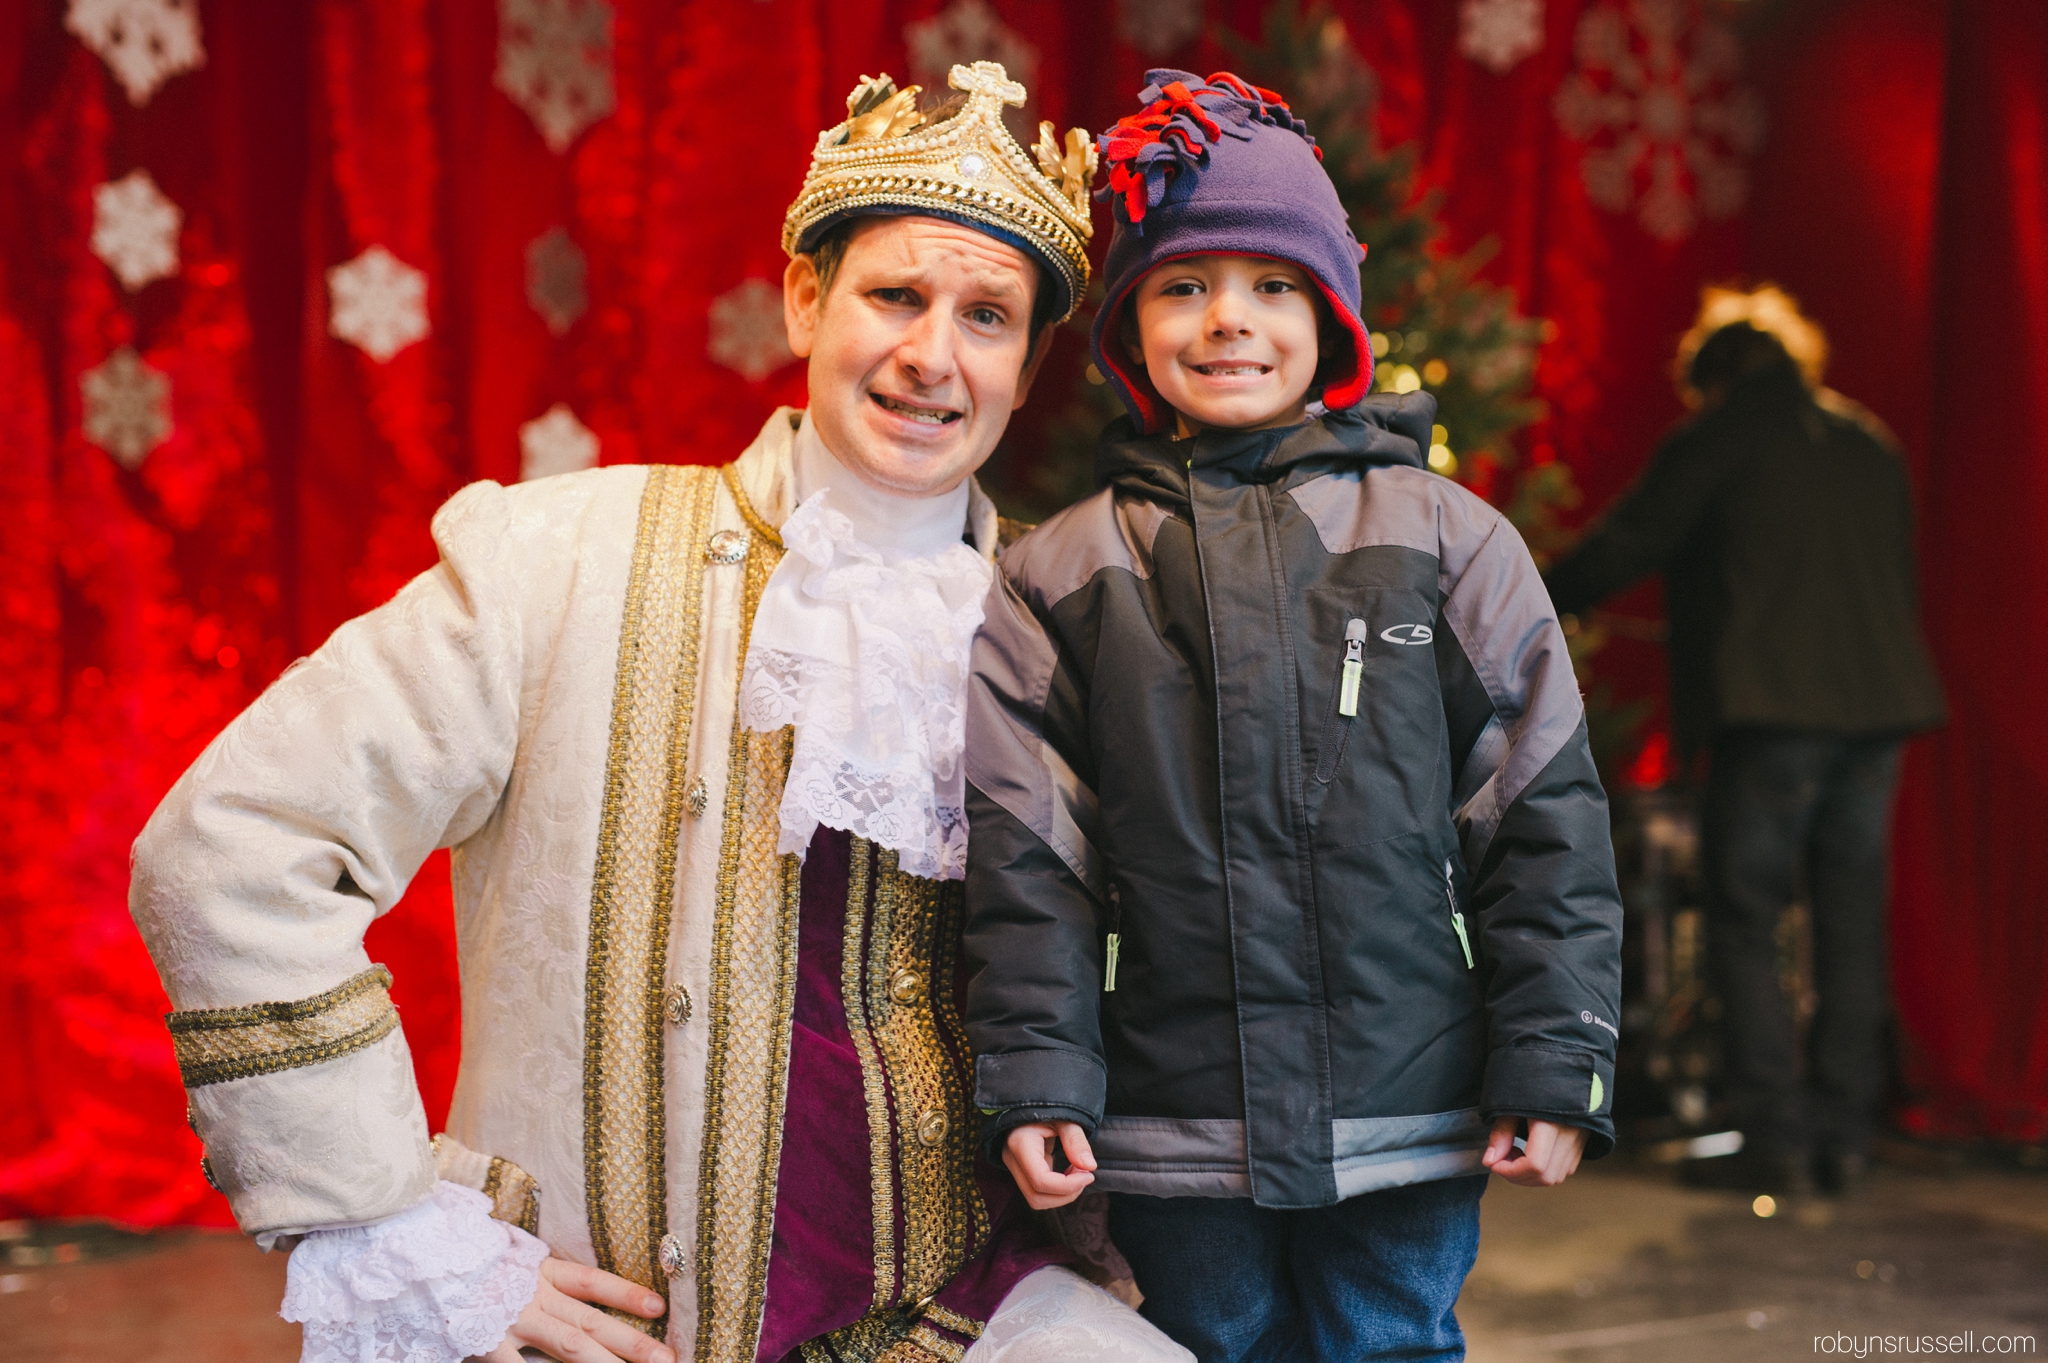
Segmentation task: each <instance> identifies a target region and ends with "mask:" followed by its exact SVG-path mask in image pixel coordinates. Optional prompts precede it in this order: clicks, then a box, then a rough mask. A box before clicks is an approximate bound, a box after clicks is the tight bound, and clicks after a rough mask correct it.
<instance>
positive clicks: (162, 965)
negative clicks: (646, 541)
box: [129, 483, 531, 1234]
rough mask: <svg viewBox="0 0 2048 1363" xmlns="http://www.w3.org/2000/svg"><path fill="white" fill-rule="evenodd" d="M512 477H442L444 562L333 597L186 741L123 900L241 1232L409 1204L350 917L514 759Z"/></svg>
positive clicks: (516, 676) (412, 1189)
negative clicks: (340, 617)
mask: <svg viewBox="0 0 2048 1363" xmlns="http://www.w3.org/2000/svg"><path fill="white" fill-rule="evenodd" d="M514 496H515V494H511V493H508V492H507V490H506V489H504V488H501V487H499V486H498V485H496V484H494V483H479V484H475V485H473V486H471V487H469V488H466V489H464V490H463V491H462V492H460V493H458V494H457V495H456V496H455V497H454V498H453V499H452V500H450V501H449V502H448V504H447V505H446V506H444V507H443V508H442V509H441V511H440V513H439V514H438V515H437V516H436V517H435V519H434V538H435V542H436V544H437V546H438V548H439V550H440V555H441V558H440V562H439V563H438V564H436V565H435V566H434V567H433V568H432V569H431V570H429V571H428V572H426V573H423V574H421V575H420V576H419V577H418V578H415V579H414V580H413V581H412V582H411V583H409V584H408V585H407V586H406V587H405V588H404V589H402V590H401V591H400V592H399V593H398V594H397V595H396V596H395V597H394V598H393V599H392V600H391V601H390V602H388V603H387V604H385V605H384V606H382V607H379V608H378V609H377V610H374V611H371V612H370V613H369V614H367V615H364V616H361V617H359V618H357V619H355V620H351V621H350V622H348V623H347V624H345V625H343V626H342V627H341V628H340V629H338V630H336V631H335V632H334V635H333V637H332V638H330V639H329V640H328V641H327V642H326V644H324V645H323V646H322V647H321V648H320V649H319V650H318V651H317V652H315V653H314V654H313V655H312V656H310V657H308V658H305V659H303V660H302V661H300V662H299V663H297V664H296V665H294V666H293V667H292V668H290V669H289V670H288V671H286V673H285V674H284V675H283V676H282V677H280V678H278V680H277V681H276V682H275V683H274V684H273V685H272V686H271V687H270V689H269V690H267V691H265V692H264V693H263V695H262V696H261V697H260V698H259V699H258V700H257V701H256V703H255V704H254V705H252V706H250V707H249V709H248V710H247V711H245V712H244V713H243V714H242V715H241V716H240V717H239V718H237V719H236V720H235V721H234V723H232V724H230V725H229V726H228V727H227V729H226V730H225V731H223V732H222V733H221V735H220V736H219V737H218V738H216V739H215V740H214V741H213V743H212V744H211V745H210V746H209V747H208V748H207V749H206V751H205V752H204V753H202V754H201V755H200V757H199V760H198V761H197V762H195V763H193V765H192V768H191V770H189V771H187V772H186V773H185V775H184V776H183V777H182V778H180V780H179V781H178V783H177V785H176V786H174V787H173V788H172V790H171V792H170V794H169V795H168V796H166V797H165V799H164V801H163V804H162V805H161V806H159V807H158V809H157V811H156V813H155V814H154V815H153V816H152V817H151V819H150V821H149V823H148V825H147V826H146V827H145V828H144V829H143V831H142V836H141V837H140V838H139V839H138V840H137V842H136V844H135V850H134V859H133V867H132V871H133V875H132V879H131V882H130V889H129V908H130V911H131V912H132V913H133V915H134V917H135V922H136V925H137V926H138V927H139V928H140V929H141V931H142V935H143V939H144V941H145V942H146V943H147V944H148V947H149V951H150V954H151V955H152V956H153V957H154V958H155V960H156V965H157V970H158V972H159V973H160V974H161V976H162V978H163V982H164V988H165V989H166V991H167V992H168V993H169V994H170V997H171V1002H172V1004H173V1006H174V1007H175V1008H176V1009H177V1011H176V1012H174V1013H172V1014H171V1015H170V1018H169V1025H170V1030H171V1036H172V1041H173V1045H174V1048H175V1051H176V1054H177V1061H178V1067H179V1070H180V1072H181V1075H182V1077H183V1079H184V1083H185V1087H186V1090H187V1093H188V1095H189V1097H190V1109H191V1116H192V1120H193V1125H194V1128H195V1129H196V1130H197V1131H198V1133H199V1136H200V1139H201V1140H203V1141H204V1142H205V1144H206V1147H207V1158H208V1167H209V1170H210V1174H211V1177H212V1178H213V1179H214V1180H215V1181H216V1182H217V1184H218V1185H219V1186H220V1188H221V1190H222V1191H223V1192H225V1193H226V1194H227V1197H228V1200H229V1202H230V1203H231V1204H232V1206H233V1208H234V1212H235V1216H236V1219H237V1220H238V1221H239V1222H240V1223H241V1225H242V1228H243V1229H244V1230H246V1231H248V1232H250V1233H252V1234H263V1233H276V1232H289V1231H297V1230H302V1229H305V1228H309V1227H315V1226H331V1225H337V1224H350V1223H358V1224H359V1223H362V1222H366V1221H371V1220H374V1219H377V1218H380V1217H385V1216H389V1215H391V1214H392V1213H395V1212H398V1211H400V1210H403V1209H405V1208H407V1207H410V1206H412V1205H414V1204H416V1203H418V1202H420V1201H421V1199H423V1198H425V1197H426V1196H427V1195H428V1193H429V1192H430V1191H431V1190H432V1189H433V1186H434V1181H435V1169H434V1160H433V1156H432V1155H431V1153H430V1152H429V1148H428V1143H427V1127H426V1119H425V1114H424V1112H423V1110H422V1107H421V1104H420V1098H419V1091H418V1089H417V1087H416V1086H415V1083H414V1080H413V1073H412V1060H411V1055H410V1052H409V1051H408V1050H407V1048H406V1043H405V1035H404V1033H403V1032H402V1031H401V1030H400V1028H399V1025H398V1015H397V1013H396V1012H395V1011H394V1010H393V1008H392V1005H391V999H390V996H389V993H388V992H387V991H388V989H389V986H390V984H391V977H390V975H389V974H388V973H387V972H386V971H385V970H384V968H383V967H382V966H379V965H375V964H373V963H372V962H371V961H370V959H369V957H368V955H367V954H366V953H365V951H364V949H363V933H364V931H365V929H367V928H368V927H369V925H370V923H371V921H372V920H374V919H375V918H377V917H378V916H379V915H380V914H383V913H385V912H386V911H388V910H389V909H390V908H391V907H392V905H394V904H396V903H397V902H398V900H399V897H400V896H401V895H402V894H404V892H405V888H406V885H407V883H408V882H409V881H410V880H411V879H412V877H413V875H414V873H415V872H417V871H418V869H419V867H420V864H421V862H423V861H424V860H425V859H426V857H427V855H428V854H429V853H430V852H432V851H433V850H434V849H435V848H436V847H445V846H451V845H453V844H455V843H458V842H460V841H462V840H463V839H464V838H466V837H468V836H469V835H470V834H471V833H473V832H475V831H476V830H477V829H478V828H479V827H480V826H482V824H483V823H484V821H485V820H486V819H488V818H489V817H490V814H491V811H492V809H493V808H494V806H495V805H496V804H497V802H498V798H499V795H500V793H501V792H502V791H503V789H504V787H505V783H506V781H507V780H508V779H509V777H510V773H511V769H512V760H513V754H514V750H515V748H516V746H517V733H518V721H519V704H520V679H521V654H522V642H523V641H522V621H521V602H522V595H523V587H524V585H525V584H524V582H523V576H524V574H525V573H526V572H527V568H526V560H527V559H529V558H530V557H531V556H530V555H527V554H523V553H522V550H521V533H522V525H523V523H524V522H525V521H526V520H529V519H530V518H525V517H515V515H514V514H513V511H514V506H513V502H514Z"/></svg>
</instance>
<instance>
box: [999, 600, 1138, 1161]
mask: <svg viewBox="0 0 2048 1363" xmlns="http://www.w3.org/2000/svg"><path fill="white" fill-rule="evenodd" d="M974 661H975V668H974V677H973V679H972V681H971V682H970V684H969V695H968V716H967V761H968V787H967V808H968V817H969V822H970V827H971V830H972V831H971V834H970V836H969V838H968V842H967V905H968V908H967V923H966V930H965V935H964V941H965V948H964V949H965V952H966V957H967V960H968V962H969V965H970V968H971V969H972V971H973V975H972V978H971V981H970V983H969V985H968V990H967V1016H966V1024H967V1034H968V1041H969V1044H970V1045H972V1047H973V1048H974V1053H975V1055H976V1057H977V1058H976V1061H975V1067H976V1088H975V1103H976V1105H977V1106H978V1107H980V1108H981V1109H982V1110H983V1111H984V1113H985V1114H987V1116H988V1121H987V1123H986V1124H985V1125H984V1127H983V1141H984V1144H985V1145H986V1146H987V1148H988V1149H989V1152H990V1154H991V1156H992V1157H994V1156H997V1154H998V1152H1008V1153H1012V1154H1021V1155H1022V1156H1023V1157H1026V1158H1028V1156H1029V1155H1030V1154H1031V1153H1032V1149H1035V1148H1036V1147H1033V1148H1032V1149H1021V1148H1020V1151H1008V1144H1009V1142H1008V1138H1009V1135H1010V1133H1011V1132H1012V1131H1013V1130H1016V1129H1017V1128H1020V1127H1026V1126H1039V1125H1045V1126H1046V1127H1047V1128H1048V1130H1050V1129H1051V1127H1052V1124H1055V1123H1073V1124H1074V1125H1075V1126H1077V1127H1078V1128H1079V1131H1077V1132H1075V1133H1074V1134H1076V1135H1079V1136H1081V1137H1082V1143H1081V1145H1080V1146H1079V1147H1078V1149H1080V1150H1082V1151H1085V1150H1086V1142H1085V1136H1086V1134H1091V1133H1092V1132H1093V1131H1094V1129H1095V1124H1096V1123H1097V1122H1098V1121H1100V1120H1101V1118H1102V1106H1103V1100H1104V1092H1105V1086H1106V1078H1107V1071H1106V1069H1105V1068H1104V1065H1103V1061H1102V1036H1101V1015H1100V1003H1099V999H1100V995H1101V988H1102V946H1101V939H1100V935H1099V933H1098V930H1097V924H1096V914H1097V907H1098V904H1099V903H1100V901H1101V897H1102V896H1103V895H1104V894H1105V893H1106V891H1105V889H1104V886H1103V885H1102V883H1101V876H1102V868H1101V863H1100V859H1099V857H1098V855H1097V853H1096V851H1095V844H1094V837H1093V829H1094V825H1095V821H1096V805H1095V794H1094V792H1093V791H1092V790H1090V789H1089V788H1088V786H1087V785H1086V784H1085V783H1084V781H1083V780H1082V778H1081V776H1080V775H1079V774H1078V772H1079V771H1082V770H1086V769H1087V765H1088V764H1087V761H1086V755H1085V753H1086V749H1085V737H1084V734H1085V723H1084V719H1083V714H1084V711H1085V702H1084V701H1083V700H1082V698H1081V696H1080V694H1079V691H1078V687H1077V683H1076V681H1075V679H1074V678H1073V676H1072V675H1071V672H1062V670H1061V668H1062V663H1061V660H1060V658H1059V655H1058V650H1057V648H1056V647H1055V645H1054V643H1053V641H1052V639H1051V637H1050V636H1049V635H1048V633H1047V631H1046V629H1045V627H1044V625H1043V624H1042V623H1041V622H1040V621H1039V619H1038V618H1037V617H1036V616H1035V615H1034V614H1033V613H1032V611H1031V610H1030V608H1029V606H1028V605H1027V604H1026V603H1025V601H1024V600H1023V599H1022V598H1021V597H1020V596H1019V595H1018V594H1017V592H1016V591H1015V590H1014V589H1012V588H1011V586H1010V584H1009V582H1008V580H1007V579H1006V578H1004V577H1002V576H1001V575H999V576H998V577H997V580H996V583H995V586H994V588H993V589H992V591H991V592H990V595H989V604H988V608H987V611H986V613H985V617H984V620H983V624H982V632H981V635H980V637H979V638H978V639H977V640H976V642H975V649H974ZM1045 1134H1047V1133H1046V1132H1041V1133H1039V1135H1038V1140H1039V1141H1040V1142H1041V1144H1042V1142H1043V1140H1044V1136H1045ZM1027 1145H1028V1138H1027ZM1067 1148H1068V1149H1069V1152H1070V1154H1071V1152H1072V1151H1074V1150H1075V1149H1076V1148H1077V1147H1076V1146H1074V1145H1073V1144H1072V1142H1071V1141H1070V1142H1069V1143H1068V1147H1067ZM1041 1159H1042V1156H1041ZM1075 1162H1076V1163H1077V1164H1083V1166H1084V1167H1085V1163H1086V1162H1084V1161H1082V1160H1078V1159H1077V1160H1076V1161H1075ZM1034 1172H1035V1168H1034ZM1047 1172H1048V1173H1049V1170H1048V1171H1047ZM1060 1186H1061V1187H1064V1184H1062V1185H1060ZM1027 1191H1030V1189H1029V1188H1027ZM1074 1191H1076V1192H1078V1191H1079V1189H1078V1188H1075V1189H1074ZM1068 1196H1069V1197H1071V1194H1069V1195H1068ZM1060 1200H1062V1201H1064V1200H1068V1199H1067V1198H1061V1199H1060Z"/></svg>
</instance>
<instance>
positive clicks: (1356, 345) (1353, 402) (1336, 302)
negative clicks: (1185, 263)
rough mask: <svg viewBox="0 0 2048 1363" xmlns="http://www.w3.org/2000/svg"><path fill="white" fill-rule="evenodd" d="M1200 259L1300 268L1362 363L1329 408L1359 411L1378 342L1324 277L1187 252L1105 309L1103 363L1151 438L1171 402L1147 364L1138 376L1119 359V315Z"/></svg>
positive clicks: (1327, 401)
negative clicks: (1135, 298) (1161, 276)
mask: <svg viewBox="0 0 2048 1363" xmlns="http://www.w3.org/2000/svg"><path fill="white" fill-rule="evenodd" d="M1196 256H1240V257H1242V258H1244V259H1246V260H1277V261H1279V262H1280V263H1281V264H1283V265H1292V266H1294V267H1295V268H1296V269H1298V270H1300V271H1301V272H1302V273H1303V274H1305V275H1307V276H1308V277H1309V278H1310V279H1311V280H1313V281H1314V282H1315V286H1316V288H1317V289H1318V290H1319V291H1320V292H1321V293H1322V295H1323V301H1324V302H1325V303H1328V304H1329V305H1330V311H1331V313H1332V314H1334V315H1335V316H1336V317H1337V318H1338V319H1339V320H1341V321H1342V322H1343V324H1344V326H1345V328H1346V329H1347V330H1348V331H1349V332H1350V333H1351V350H1352V354H1353V355H1355V356H1356V357H1357V359H1358V363H1356V364H1354V365H1353V366H1352V371H1351V377H1350V378H1349V379H1347V380H1345V381H1344V382H1343V383H1340V384H1334V385H1331V386H1329V387H1326V388H1324V389H1323V397H1322V402H1323V406H1325V407H1328V408H1331V409H1333V410H1334V409H1338V408H1344V407H1356V406H1357V405H1358V404H1359V403H1360V402H1362V401H1363V400H1364V399H1365V395H1366V391H1367V390H1368V389H1370V388H1371V387H1372V369H1373V364H1372V340H1371V338H1370V337H1369V336H1368V335H1367V334H1366V330H1365V324H1364V323H1363V322H1361V321H1359V320H1358V315H1357V314H1356V313H1354V312H1352V311H1351V308H1350V305H1348V304H1347V303H1345V302H1344V300H1343V299H1341V298H1339V297H1337V296H1336V295H1335V294H1334V293H1332V292H1330V286H1329V285H1327V284H1325V283H1324V282H1323V280H1322V276H1320V275H1318V274H1317V273H1316V272H1315V271H1314V270H1311V269H1309V268H1308V267H1307V266H1306V265H1303V264H1302V263H1301V262H1300V261H1298V260H1289V259H1287V257H1285V256H1269V255H1266V254H1264V253H1262V252H1259V251H1184V252H1182V253H1181V254H1180V255H1177V256H1167V257H1166V258H1164V259H1163V260H1157V261H1154V262H1153V263H1152V267H1151V269H1148V270H1146V271H1145V273H1144V274H1141V275H1139V276H1138V277H1137V278H1136V279H1134V280H1132V281H1131V282H1130V283H1129V284H1128V285H1126V286H1125V287H1124V291H1123V292H1122V293H1120V294H1118V295H1117V296H1116V297H1115V298H1114V299H1111V300H1108V301H1106V302H1104V304H1103V306H1104V307H1105V308H1107V309H1109V321H1108V322H1107V323H1106V324H1105V325H1104V326H1103V329H1102V334H1103V346H1102V361H1103V363H1105V364H1107V365H1108V366H1109V368H1110V372H1111V373H1112V374H1114V375H1115V376H1116V379H1117V382H1118V383H1120V384H1122V385H1123V388H1124V391H1125V392H1127V393H1129V394H1130V395H1131V400H1132V401H1133V402H1135V403H1137V405H1138V415H1139V418H1140V420H1139V425H1140V427H1141V429H1142V431H1143V432H1144V433H1145V434H1147V435H1150V434H1151V433H1152V432H1154V431H1157V430H1158V429H1159V428H1160V427H1161V426H1162V425H1163V424H1164V417H1163V414H1162V413H1161V411H1160V408H1162V407H1163V406H1165V399H1163V398H1161V397H1160V396H1159V390H1158V389H1157V388H1154V387H1153V386H1152V378H1151V376H1150V375H1149V374H1147V373H1145V371H1144V366H1143V365H1140V366H1139V367H1138V372H1137V373H1136V374H1135V375H1134V374H1132V373H1130V372H1128V371H1127V370H1126V369H1125V368H1124V363H1123V361H1122V360H1121V359H1120V358H1119V354H1120V352H1121V351H1122V350H1123V339H1122V337H1121V336H1120V335H1119V334H1118V333H1119V332H1120V330H1121V327H1120V326H1119V325H1118V317H1117V314H1118V313H1119V312H1121V311H1122V310H1123V306H1124V304H1125V303H1126V302H1128V301H1129V300H1130V297H1131V290H1133V289H1135V288H1137V287H1138V285H1140V284H1142V283H1143V282H1144V281H1145V280H1146V279H1147V278H1148V277H1150V276H1151V274H1152V271H1153V270H1157V269H1160V268H1162V267H1164V266H1167V265H1171V264H1173V262H1174V261H1176V260H1193V259H1194V258H1195V257H1196Z"/></svg>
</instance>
